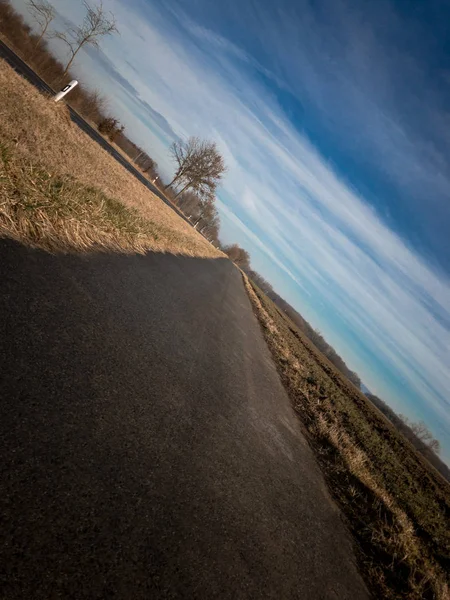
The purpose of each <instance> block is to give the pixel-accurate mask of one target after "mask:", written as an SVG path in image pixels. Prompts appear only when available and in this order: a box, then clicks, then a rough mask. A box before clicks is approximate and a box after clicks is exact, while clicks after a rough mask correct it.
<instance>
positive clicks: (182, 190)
mask: <svg viewBox="0 0 450 600" xmlns="http://www.w3.org/2000/svg"><path fill="white" fill-rule="evenodd" d="M190 185H191V181H189V182H188V183H187V184H186V185H185V186H184V188H182V189H181V190H180V191H179V192H178V194H175V196H174V200H176V199H177V198H178V196H179V195H180V194H182V193H183V192H184V190H186V189H187V188H188V187H189V186H190Z"/></svg>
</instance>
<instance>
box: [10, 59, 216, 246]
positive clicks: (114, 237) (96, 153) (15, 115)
mask: <svg viewBox="0 0 450 600" xmlns="http://www.w3.org/2000/svg"><path fill="white" fill-rule="evenodd" d="M0 144H1V151H2V157H3V158H2V161H1V164H0V167H1V169H2V173H1V176H0V185H1V213H0V220H1V221H0V227H1V234H2V235H7V236H8V235H9V236H11V237H13V238H15V239H20V240H21V241H23V242H28V243H31V244H33V245H36V246H40V247H45V248H47V249H58V250H63V249H80V250H86V249H88V248H90V247H92V246H95V247H103V248H111V249H112V248H114V249H116V250H124V251H138V252H144V251H146V250H156V251H167V252H172V253H180V254H186V255H189V256H202V257H217V256H222V254H221V253H220V252H219V251H217V250H216V249H215V248H214V247H213V246H212V245H210V244H209V243H208V242H207V241H206V240H205V239H204V238H203V237H202V236H201V235H200V234H198V233H197V232H196V231H195V230H194V229H192V227H190V225H188V224H187V223H186V222H184V221H183V219H181V218H180V217H179V216H178V215H177V214H176V213H175V212H174V211H173V210H172V209H171V208H170V207H168V206H166V205H165V204H164V203H163V202H162V201H161V200H160V199H159V198H158V197H157V196H155V195H154V194H153V193H152V192H150V190H148V189H147V188H146V187H145V186H143V185H142V184H141V183H140V182H139V181H138V180H137V179H136V178H135V177H134V176H133V175H131V173H129V172H128V171H127V170H126V169H125V168H124V167H122V166H121V165H120V164H119V163H117V161H116V160H115V159H114V158H113V157H111V156H110V155H109V154H108V153H107V152H106V151H105V150H103V149H102V148H101V147H100V146H99V145H98V144H97V143H96V142H94V141H93V140H91V138H90V137H89V136H87V135H86V134H85V133H83V132H82V131H81V130H80V129H79V128H78V127H77V126H76V125H74V124H73V123H72V122H71V121H70V118H69V116H68V112H67V109H66V107H65V106H64V105H63V104H55V103H54V102H52V101H51V100H50V99H48V98H46V97H45V96H44V95H42V94H41V93H39V92H38V91H37V90H36V89H35V88H34V87H33V86H31V85H30V84H29V83H28V82H26V81H25V80H24V79H22V78H21V77H20V76H19V75H17V74H16V73H15V71H14V70H13V69H11V68H10V67H9V65H7V64H6V63H5V62H4V61H3V60H0Z"/></svg>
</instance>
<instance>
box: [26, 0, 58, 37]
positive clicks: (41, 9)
mask: <svg viewBox="0 0 450 600" xmlns="http://www.w3.org/2000/svg"><path fill="white" fill-rule="evenodd" d="M27 7H28V10H29V11H30V13H31V14H32V15H33V17H34V19H35V21H36V22H37V23H38V24H39V27H40V32H39V37H38V40H37V42H36V44H35V45H34V49H36V48H37V47H38V46H39V44H40V43H41V42H42V39H43V37H44V36H45V34H46V33H47V29H48V27H49V25H50V23H51V22H52V21H53V19H54V18H55V17H56V10H55V9H54V7H53V6H52V5H51V4H49V3H48V2H47V0H40V1H39V2H37V1H36V0H28V3H27Z"/></svg>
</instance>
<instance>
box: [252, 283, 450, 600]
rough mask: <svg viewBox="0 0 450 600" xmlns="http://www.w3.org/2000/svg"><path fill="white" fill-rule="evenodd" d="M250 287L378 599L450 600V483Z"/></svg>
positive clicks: (259, 317) (276, 361) (284, 378)
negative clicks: (449, 577)
mask: <svg viewBox="0 0 450 600" xmlns="http://www.w3.org/2000/svg"><path fill="white" fill-rule="evenodd" d="M244 283H245V286H246V289H247V292H248V295H249V297H250V300H251V302H252V304H253V307H254V311H255V313H256V315H257V317H258V319H259V321H260V323H261V325H262V329H263V332H264V335H265V338H266V340H267V342H268V345H269V347H270V349H271V351H272V354H273V357H274V360H275V363H276V365H277V368H278V371H279V373H280V376H281V378H282V380H283V383H284V385H285V387H286V389H287V391H288V393H289V396H290V398H291V401H292V404H293V407H294V410H295V411H296V413H297V415H298V416H299V419H300V421H301V423H302V425H303V427H304V430H305V434H306V436H307V438H308V440H309V442H310V444H311V446H312V447H313V449H314V450H315V452H316V456H317V458H318V461H319V463H320V465H321V467H322V469H323V472H324V474H325V477H326V480H327V483H328V485H329V488H330V490H331V492H332V494H333V496H334V497H335V499H336V500H337V502H338V503H339V505H340V506H341V509H342V511H343V514H344V515H345V516H346V518H347V523H348V527H349V529H350V531H351V532H352V533H353V535H354V538H355V542H356V544H355V547H356V551H357V555H358V558H359V561H360V566H361V570H362V572H363V575H364V576H365V578H366V580H367V583H368V586H369V587H370V588H371V589H372V591H373V593H374V595H375V597H376V598H387V599H394V598H411V599H415V600H419V599H420V600H422V599H424V598H430V599H431V598H434V599H439V600H448V598H449V597H450V596H449V587H448V586H449V581H448V578H447V576H446V572H448V568H449V565H450V539H449V530H448V518H449V515H450V494H449V487H448V485H447V483H446V482H444V480H443V479H442V478H441V477H440V476H439V474H438V473H437V472H435V471H434V470H433V469H432V468H431V467H430V466H429V465H428V464H427V463H425V462H424V460H423V459H422V457H421V456H420V455H418V454H417V453H416V452H415V450H414V449H413V447H412V446H410V444H409V442H407V441H406V440H405V439H404V438H403V437H402V436H401V435H400V434H399V433H398V432H397V431H396V430H395V429H394V428H393V427H392V426H391V425H390V423H389V422H388V421H387V420H386V419H385V418H384V417H383V415H381V413H379V412H378V410H377V409H376V408H375V407H373V406H372V405H371V404H370V403H369V402H368V401H367V399H365V398H364V396H363V395H361V394H359V392H357V390H356V389H355V388H353V386H351V384H349V383H348V382H347V381H346V380H345V379H344V378H343V377H342V375H341V374H340V373H338V372H337V370H336V369H335V368H334V367H333V366H332V365H331V363H329V362H328V361H327V360H326V359H325V358H324V357H323V356H322V355H321V354H320V353H319V352H318V351H317V350H316V349H315V348H314V347H312V345H311V343H310V342H309V340H307V338H306V337H304V336H303V334H302V333H301V332H300V331H299V330H298V329H297V328H296V327H295V325H294V324H293V323H292V322H291V321H289V320H288V319H287V317H286V316H285V315H282V314H281V313H280V312H279V311H278V309H277V308H276V307H275V305H274V304H273V303H272V302H271V301H270V300H269V299H268V298H267V297H266V296H265V295H264V294H263V293H262V292H261V291H260V290H258V289H257V288H256V287H254V286H253V285H252V284H251V283H250V282H249V280H248V279H247V277H246V276H245V275H244Z"/></svg>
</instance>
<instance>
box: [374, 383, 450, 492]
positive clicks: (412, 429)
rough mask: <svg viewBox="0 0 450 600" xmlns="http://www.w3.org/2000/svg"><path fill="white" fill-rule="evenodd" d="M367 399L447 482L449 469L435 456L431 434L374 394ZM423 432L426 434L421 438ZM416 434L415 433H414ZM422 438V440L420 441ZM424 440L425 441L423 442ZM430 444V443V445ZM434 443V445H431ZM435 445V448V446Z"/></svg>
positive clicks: (436, 449) (449, 473)
mask: <svg viewBox="0 0 450 600" xmlns="http://www.w3.org/2000/svg"><path fill="white" fill-rule="evenodd" d="M366 396H367V398H369V400H370V401H371V402H372V404H375V406H376V407H377V408H378V410H379V411H380V412H382V413H383V414H384V416H385V417H387V418H388V419H389V421H390V422H391V423H392V424H393V425H394V426H395V427H396V428H397V429H398V431H400V433H402V434H403V435H404V437H405V438H406V439H407V440H409V441H410V442H411V444H412V445H413V446H414V448H415V449H416V450H417V451H418V452H420V454H422V456H424V457H425V458H426V459H427V460H428V461H429V462H430V463H431V464H432V465H433V467H434V468H435V469H436V470H437V471H438V472H439V473H440V474H441V475H442V476H443V477H445V479H447V481H450V469H449V468H448V467H447V465H446V464H445V463H443V462H442V460H441V459H440V458H439V457H438V456H437V454H436V451H439V444H438V443H437V440H434V438H432V436H431V434H430V433H429V432H428V431H427V430H426V429H425V430H424V425H423V424H421V423H411V422H409V421H408V420H407V419H405V417H403V416H402V415H398V414H397V413H395V412H394V411H393V410H392V408H390V407H389V406H388V405H387V404H386V402H384V401H383V400H381V398H378V396H375V395H374V394H366ZM405 421H406V422H405ZM423 431H425V433H427V435H426V436H423ZM416 432H417V433H416ZM419 436H421V437H422V438H424V439H421V437H419ZM424 440H425V441H424ZM430 442H431V443H430ZM433 442H434V443H433ZM436 443H437V446H436Z"/></svg>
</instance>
